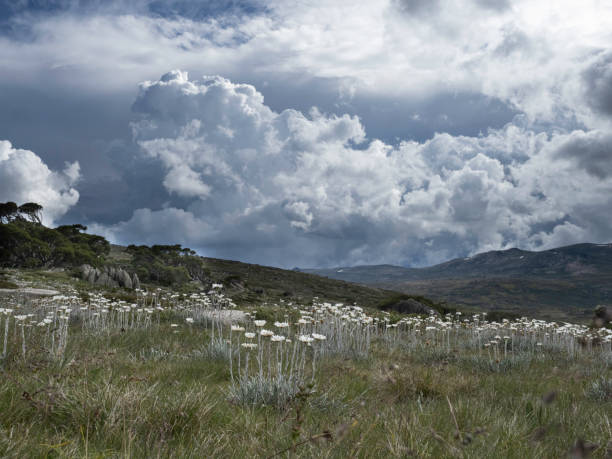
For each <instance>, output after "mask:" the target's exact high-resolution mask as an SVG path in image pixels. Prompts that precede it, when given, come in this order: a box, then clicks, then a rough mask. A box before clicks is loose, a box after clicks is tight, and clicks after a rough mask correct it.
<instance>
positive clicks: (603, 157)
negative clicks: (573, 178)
mask: <svg viewBox="0 0 612 459" xmlns="http://www.w3.org/2000/svg"><path fill="white" fill-rule="evenodd" d="M557 155H558V156H559V157H562V158H567V159H571V160H572V161H574V162H575V163H576V165H577V166H578V167H580V168H581V169H584V170H585V171H587V172H588V173H589V174H590V175H592V176H594V177H597V178H599V179H605V178H608V177H610V176H612V134H611V133H602V132H599V131H591V132H588V133H585V132H581V131H579V132H576V133H574V134H572V135H571V136H570V137H569V138H568V139H567V141H566V142H565V143H563V144H562V145H561V146H560V147H559V149H558V151H557Z"/></svg>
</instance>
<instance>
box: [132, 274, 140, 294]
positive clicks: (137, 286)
mask: <svg viewBox="0 0 612 459" xmlns="http://www.w3.org/2000/svg"><path fill="white" fill-rule="evenodd" d="M132 287H134V288H135V289H138V290H139V289H140V279H138V274H136V273H134V274H133V275H132Z"/></svg>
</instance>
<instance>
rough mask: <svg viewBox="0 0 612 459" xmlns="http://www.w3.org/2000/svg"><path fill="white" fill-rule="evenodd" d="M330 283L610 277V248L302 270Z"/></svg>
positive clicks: (488, 254) (599, 246)
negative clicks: (425, 263) (414, 265)
mask: <svg viewBox="0 0 612 459" xmlns="http://www.w3.org/2000/svg"><path fill="white" fill-rule="evenodd" d="M300 271H302V272H306V273H311V274H317V275H319V276H325V277H329V278H332V279H341V280H346V281H350V282H359V283H379V282H385V283H387V282H398V281H418V280H431V279H466V278H478V277H543V278H553V279H554V278H559V277H575V276H581V275H589V274H612V244H576V245H570V246H566V247H559V248H557V249H551V250H545V251H542V252H529V251H527V250H520V249H509V250H496V251H491V252H485V253H480V254H478V255H474V256H473V257H468V258H456V259H454V260H450V261H447V262H445V263H441V264H439V265H435V266H431V267H427V268H404V267H401V266H393V265H370V266H355V267H340V268H333V269H302V270H300Z"/></svg>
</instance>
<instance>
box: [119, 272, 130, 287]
mask: <svg viewBox="0 0 612 459" xmlns="http://www.w3.org/2000/svg"><path fill="white" fill-rule="evenodd" d="M117 281H118V282H119V285H121V286H122V287H125V288H132V279H130V275H129V274H128V273H127V272H126V271H125V270H123V269H121V270H119V272H118V273H117Z"/></svg>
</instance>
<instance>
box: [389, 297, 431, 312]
mask: <svg viewBox="0 0 612 459" xmlns="http://www.w3.org/2000/svg"><path fill="white" fill-rule="evenodd" d="M385 309H392V310H393V311H397V312H401V313H403V314H437V313H438V312H437V311H436V310H435V309H432V308H430V307H429V306H427V305H426V304H423V303H421V302H419V301H417V300H415V299H414V298H406V299H402V300H399V301H397V302H395V303H393V304H390V305H387V306H386V307H385Z"/></svg>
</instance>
